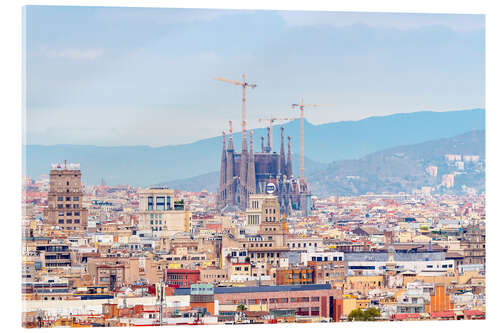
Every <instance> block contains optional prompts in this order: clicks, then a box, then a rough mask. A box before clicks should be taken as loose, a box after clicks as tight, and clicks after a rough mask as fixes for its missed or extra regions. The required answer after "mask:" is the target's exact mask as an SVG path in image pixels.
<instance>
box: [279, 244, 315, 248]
mask: <svg viewBox="0 0 500 333" xmlns="http://www.w3.org/2000/svg"><path fill="white" fill-rule="evenodd" d="M291 244H292V248H295V243H291ZM300 244H301V243H297V248H300ZM286 245H287V246H288V247H290V243H286ZM302 245H303V247H307V243H302ZM309 246H313V245H312V243H309ZM314 247H318V243H314Z"/></svg>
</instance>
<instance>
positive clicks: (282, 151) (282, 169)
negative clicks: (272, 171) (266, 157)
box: [279, 126, 285, 175]
mask: <svg viewBox="0 0 500 333" xmlns="http://www.w3.org/2000/svg"><path fill="white" fill-rule="evenodd" d="M284 133H285V129H284V128H283V126H282V127H281V146H280V160H279V173H280V174H281V175H284V174H285V134H284Z"/></svg>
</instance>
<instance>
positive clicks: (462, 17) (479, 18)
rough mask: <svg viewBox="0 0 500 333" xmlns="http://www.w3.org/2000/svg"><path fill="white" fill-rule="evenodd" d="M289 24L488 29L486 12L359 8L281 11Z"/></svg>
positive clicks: (290, 25) (294, 25)
mask: <svg viewBox="0 0 500 333" xmlns="http://www.w3.org/2000/svg"><path fill="white" fill-rule="evenodd" d="M278 14H279V15H280V16H281V17H282V18H283V20H284V22H285V24H286V25H287V26H289V27H300V26H315V25H323V26H332V27H346V26H351V25H355V24H363V25H367V26H371V27H381V28H396V29H401V30H409V29H419V28H422V27H428V26H445V27H447V28H449V29H452V30H457V31H464V30H478V29H484V26H485V25H484V15H477V14H417V13H359V12H300V11H279V12H278Z"/></svg>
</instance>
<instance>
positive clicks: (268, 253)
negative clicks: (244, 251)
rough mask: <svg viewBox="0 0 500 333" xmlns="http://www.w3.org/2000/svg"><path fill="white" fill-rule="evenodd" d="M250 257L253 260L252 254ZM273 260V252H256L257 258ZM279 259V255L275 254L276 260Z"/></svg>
mask: <svg viewBox="0 0 500 333" xmlns="http://www.w3.org/2000/svg"><path fill="white" fill-rule="evenodd" d="M250 257H251V258H254V254H253V253H252V254H250ZM266 257H267V258H274V252H263V253H261V252H257V258H266ZM279 257H280V253H279V252H277V253H276V258H279Z"/></svg>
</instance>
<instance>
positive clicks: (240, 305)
mask: <svg viewBox="0 0 500 333" xmlns="http://www.w3.org/2000/svg"><path fill="white" fill-rule="evenodd" d="M236 308H237V309H238V310H239V311H240V312H243V311H245V310H246V309H247V307H246V306H245V304H238V306H237V307H236Z"/></svg>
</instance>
